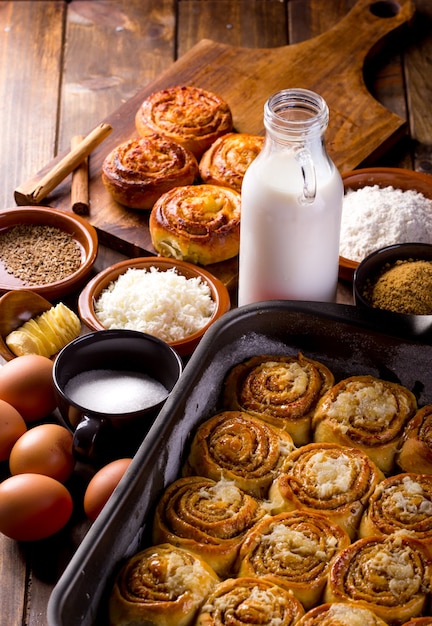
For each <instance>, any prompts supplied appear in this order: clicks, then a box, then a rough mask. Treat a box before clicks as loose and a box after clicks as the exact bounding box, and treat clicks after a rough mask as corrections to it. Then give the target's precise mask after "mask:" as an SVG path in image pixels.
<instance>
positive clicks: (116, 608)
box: [109, 544, 219, 626]
mask: <svg viewBox="0 0 432 626" xmlns="http://www.w3.org/2000/svg"><path fill="white" fill-rule="evenodd" d="M218 582H219V578H218V576H217V575H216V573H215V572H214V571H213V570H212V569H211V567H210V566H209V565H207V563H205V561H203V560H202V559H200V558H199V557H198V556H196V555H194V554H192V553H191V552H188V551H186V550H181V549H180V548H176V547H174V546H172V545H169V544H165V545H157V546H153V547H151V548H147V549H146V550H143V551H142V552H138V553H137V554H135V555H134V556H132V557H131V558H130V559H128V561H127V562H126V563H125V564H124V566H123V567H122V569H121V571H120V572H119V574H118V576H117V578H116V580H115V583H114V586H113V589H112V591H111V595H110V599H109V623H110V626H134V625H135V624H148V625H149V626H189V625H190V624H192V623H193V621H194V619H195V616H196V613H197V611H198V610H199V609H200V607H201V606H202V604H203V602H204V600H205V599H206V598H207V596H208V595H209V594H210V593H211V591H212V590H213V589H214V587H215V585H216V584H217V583H218Z"/></svg>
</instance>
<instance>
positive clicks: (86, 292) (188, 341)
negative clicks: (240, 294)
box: [78, 256, 231, 356]
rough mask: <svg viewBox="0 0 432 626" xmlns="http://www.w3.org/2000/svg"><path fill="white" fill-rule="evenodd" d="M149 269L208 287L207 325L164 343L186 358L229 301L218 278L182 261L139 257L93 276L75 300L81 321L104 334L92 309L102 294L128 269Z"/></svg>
mask: <svg viewBox="0 0 432 626" xmlns="http://www.w3.org/2000/svg"><path fill="white" fill-rule="evenodd" d="M151 267H154V268H156V269H157V270H159V271H167V270H170V269H173V268H174V269H175V270H176V271H177V273H178V274H180V275H183V276H185V277H186V278H187V279H189V278H196V277H199V278H201V280H202V281H203V282H205V283H207V284H208V285H209V287H210V293H211V297H212V299H213V300H214V302H215V309H214V312H213V314H212V316H211V317H210V318H209V320H208V321H207V323H206V324H205V325H204V326H202V327H201V328H200V329H199V330H197V331H196V332H194V333H193V334H191V335H188V336H187V337H185V338H183V339H179V340H176V341H168V342H167V343H168V344H169V345H170V346H171V347H172V348H174V349H175V350H176V351H177V353H178V354H179V355H180V356H188V355H190V354H191V353H192V352H193V350H194V349H195V348H196V346H197V345H198V343H199V341H200V340H201V338H202V336H203V335H204V333H205V332H206V330H207V329H208V328H209V327H210V326H211V325H212V324H213V323H214V322H215V321H216V320H217V319H219V318H220V317H221V316H222V315H223V314H224V313H226V312H227V311H228V310H229V309H230V306H231V304H230V297H229V293H228V290H227V288H226V287H225V285H224V284H223V283H222V281H220V280H219V279H218V278H216V277H215V276H213V275H212V274H211V273H210V272H209V271H207V270H205V269H204V268H202V267H198V266H196V265H193V264H192V263H188V262H186V261H179V260H174V259H169V258H165V257H157V256H154V257H140V258H136V259H127V260H125V261H120V262H119V263H116V264H114V265H112V266H110V267H108V268H107V269H105V270H103V271H102V272H100V273H99V274H97V275H96V276H95V277H94V278H93V279H92V280H91V281H90V282H89V283H88V284H87V285H86V287H84V289H83V290H82V292H81V293H80V295H79V298H78V313H79V316H80V317H81V321H82V322H83V323H84V324H85V325H86V326H88V327H89V328H90V329H91V330H105V326H104V325H103V324H102V323H101V321H100V320H99V318H98V316H97V314H96V310H95V305H96V302H97V300H98V298H99V296H100V295H101V293H102V291H103V290H104V289H106V288H107V287H108V285H110V284H111V283H112V282H114V281H115V280H116V279H117V278H118V277H119V276H120V275H121V274H124V273H125V272H126V271H127V270H128V269H129V268H136V269H145V270H149V269H150V268H151Z"/></svg>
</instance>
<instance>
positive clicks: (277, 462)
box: [183, 411, 294, 498]
mask: <svg viewBox="0 0 432 626" xmlns="http://www.w3.org/2000/svg"><path fill="white" fill-rule="evenodd" d="M293 449H294V444H293V441H292V439H291V437H290V435H289V434H288V433H287V432H285V431H283V430H281V429H280V428H276V427H274V426H271V425H270V424H267V423H266V422H263V421H262V420H259V419H257V418H255V417H252V416H251V415H248V414H247V413H242V412H241V411H224V412H222V413H218V414H217V415H215V416H213V417H211V418H210V419H209V420H207V421H206V422H204V423H203V424H201V426H199V427H198V429H197V431H196V433H195V435H194V437H193V439H192V443H191V447H190V451H189V455H188V458H187V460H186V463H185V466H184V469H183V475H185V476H194V475H195V476H206V477H208V478H211V479H212V480H214V481H219V480H221V479H222V478H223V479H225V480H230V481H233V482H234V483H235V484H236V485H237V486H238V487H239V488H240V489H241V490H242V491H244V492H245V493H248V494H251V495H252V496H254V497H257V498H265V497H266V496H267V493H268V489H269V487H270V485H271V484H272V481H273V479H274V478H275V476H276V475H277V474H278V473H279V471H280V469H281V466H282V463H283V462H284V460H285V458H286V456H287V455H288V454H289V453H290V452H291V451H292V450H293Z"/></svg>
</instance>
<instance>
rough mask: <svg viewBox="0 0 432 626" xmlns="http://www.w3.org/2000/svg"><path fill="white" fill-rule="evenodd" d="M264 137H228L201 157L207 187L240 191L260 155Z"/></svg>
mask: <svg viewBox="0 0 432 626" xmlns="http://www.w3.org/2000/svg"><path fill="white" fill-rule="evenodd" d="M263 144H264V137H261V136H260V135H247V134H245V133H227V134H226V135H223V136H222V137H219V139H217V140H216V141H215V142H214V143H213V144H212V145H211V146H210V148H209V149H208V150H206V152H205V153H204V154H203V155H202V157H201V160H200V162H199V173H200V176H201V179H202V181H203V182H204V183H208V184H211V185H221V186H222V187H230V188H231V189H235V190H236V191H241V187H242V183H243V178H244V175H245V173H246V170H247V168H248V167H249V165H250V164H251V163H252V161H253V160H254V159H255V158H256V157H257V156H258V154H259V153H260V152H261V149H262V147H263Z"/></svg>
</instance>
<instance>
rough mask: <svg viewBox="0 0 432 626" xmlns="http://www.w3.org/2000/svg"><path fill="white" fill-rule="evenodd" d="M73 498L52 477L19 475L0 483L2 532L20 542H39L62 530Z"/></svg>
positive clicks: (71, 506) (68, 515)
mask: <svg viewBox="0 0 432 626" xmlns="http://www.w3.org/2000/svg"><path fill="white" fill-rule="evenodd" d="M72 511H73V501H72V496H71V495H70V493H69V491H68V490H67V489H66V487H65V486H64V485H62V484H61V483H59V482H58V480H54V478H51V477H50V476H42V475H41V474H19V475H18V476H11V477H10V478H6V480H4V481H3V482H2V483H0V532H1V533H3V534H4V535H6V536H7V537H10V538H11V539H16V540H17V541H37V540H39V539H44V538H45V537H49V536H50V535H53V534H54V533H56V532H58V531H59V530H60V529H61V528H63V527H64V526H65V525H66V524H67V522H68V521H69V519H70V517H71V515H72Z"/></svg>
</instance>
